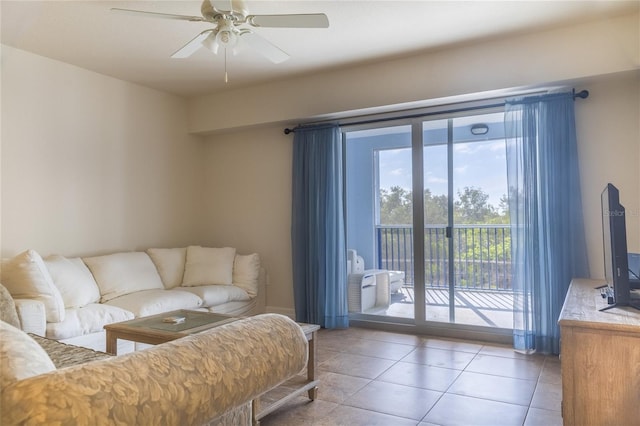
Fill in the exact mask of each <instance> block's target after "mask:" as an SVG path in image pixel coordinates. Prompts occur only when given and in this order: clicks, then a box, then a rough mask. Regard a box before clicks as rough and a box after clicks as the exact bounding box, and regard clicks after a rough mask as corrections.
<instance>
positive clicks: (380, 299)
mask: <svg viewBox="0 0 640 426" xmlns="http://www.w3.org/2000/svg"><path fill="white" fill-rule="evenodd" d="M403 285H404V272H401V271H387V270H384V269H364V259H363V258H362V256H358V253H357V252H356V251H355V250H347V286H348V288H347V297H348V301H349V312H373V311H379V310H382V309H387V308H388V307H389V304H390V303H391V293H392V292H397V291H399V290H400V289H401V288H402V286H403Z"/></svg>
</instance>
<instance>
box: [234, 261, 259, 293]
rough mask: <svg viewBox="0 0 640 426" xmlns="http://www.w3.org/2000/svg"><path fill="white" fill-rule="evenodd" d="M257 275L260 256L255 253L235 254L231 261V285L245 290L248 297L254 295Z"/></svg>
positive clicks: (256, 288)
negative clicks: (233, 259)
mask: <svg viewBox="0 0 640 426" xmlns="http://www.w3.org/2000/svg"><path fill="white" fill-rule="evenodd" d="M259 277H260V256H258V254H257V253H253V254H237V255H236V258H235V261H234V262H233V285H235V286H238V287H240V288H241V289H243V290H244V291H246V292H247V294H248V295H249V296H250V297H256V296H257V295H258V278H259Z"/></svg>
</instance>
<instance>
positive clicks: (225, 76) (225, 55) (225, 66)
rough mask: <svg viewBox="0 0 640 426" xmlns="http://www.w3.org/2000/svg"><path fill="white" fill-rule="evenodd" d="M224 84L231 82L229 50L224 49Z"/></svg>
mask: <svg viewBox="0 0 640 426" xmlns="http://www.w3.org/2000/svg"><path fill="white" fill-rule="evenodd" d="M224 82H225V83H228V82H229V76H228V75H227V48H226V47H225V48H224Z"/></svg>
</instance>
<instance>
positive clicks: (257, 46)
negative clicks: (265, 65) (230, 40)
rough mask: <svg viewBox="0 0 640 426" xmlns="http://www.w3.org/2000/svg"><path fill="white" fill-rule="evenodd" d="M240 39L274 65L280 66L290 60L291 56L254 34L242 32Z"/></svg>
mask: <svg viewBox="0 0 640 426" xmlns="http://www.w3.org/2000/svg"><path fill="white" fill-rule="evenodd" d="M240 37H241V39H242V40H243V41H245V42H246V43H247V44H248V45H249V46H251V48H252V49H254V50H256V51H257V52H258V53H260V54H261V55H262V56H264V57H265V58H267V59H268V60H270V61H271V62H273V63H274V64H279V63H281V62H284V61H286V60H287V59H289V55H288V54H287V53H286V52H285V51H284V50H282V49H280V48H279V47H278V46H276V45H275V44H273V43H271V42H270V41H269V40H267V39H266V38H264V37H262V36H259V35H258V34H256V33H254V32H251V31H245V32H242V33H240Z"/></svg>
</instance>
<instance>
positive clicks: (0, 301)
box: [0, 284, 20, 328]
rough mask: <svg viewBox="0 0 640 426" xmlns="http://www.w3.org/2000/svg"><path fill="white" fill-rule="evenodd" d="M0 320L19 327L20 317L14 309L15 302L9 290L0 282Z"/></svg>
mask: <svg viewBox="0 0 640 426" xmlns="http://www.w3.org/2000/svg"><path fill="white" fill-rule="evenodd" d="M0 321H4V322H6V323H7V324H9V325H12V326H14V327H17V328H20V318H19V317H18V311H16V304H15V302H14V301H13V297H11V293H9V290H7V288H6V287H5V286H3V285H2V284H0Z"/></svg>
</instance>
